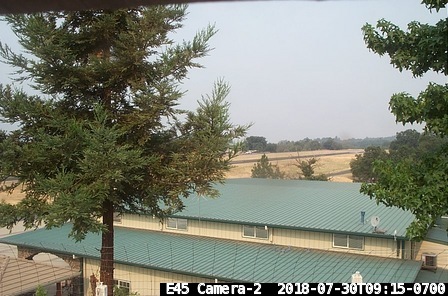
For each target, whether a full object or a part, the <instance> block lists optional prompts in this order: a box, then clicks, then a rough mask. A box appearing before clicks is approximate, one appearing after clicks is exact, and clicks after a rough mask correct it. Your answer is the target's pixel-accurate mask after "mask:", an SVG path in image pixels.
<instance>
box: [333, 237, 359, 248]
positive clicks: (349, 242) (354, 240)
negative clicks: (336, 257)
mask: <svg viewBox="0 0 448 296" xmlns="http://www.w3.org/2000/svg"><path fill="white" fill-rule="evenodd" d="M333 247H337V248H346V249H357V250H363V249H364V237H363V236H357V235H348V234H333Z"/></svg>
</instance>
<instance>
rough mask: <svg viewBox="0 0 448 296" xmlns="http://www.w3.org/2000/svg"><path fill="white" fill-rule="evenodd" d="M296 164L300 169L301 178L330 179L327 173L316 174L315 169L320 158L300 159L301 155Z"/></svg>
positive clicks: (313, 179)
mask: <svg viewBox="0 0 448 296" xmlns="http://www.w3.org/2000/svg"><path fill="white" fill-rule="evenodd" d="M296 162H297V163H296V164H294V165H295V166H296V167H297V168H298V169H299V171H300V172H299V179H304V180H312V181H328V180H330V178H329V177H328V176H327V175H325V174H319V175H315V174H314V170H315V169H316V167H317V165H318V162H319V159H318V158H315V157H312V158H308V159H305V160H300V158H299V157H297V158H296Z"/></svg>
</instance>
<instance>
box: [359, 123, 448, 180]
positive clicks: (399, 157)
mask: <svg viewBox="0 0 448 296" xmlns="http://www.w3.org/2000/svg"><path fill="white" fill-rule="evenodd" d="M447 144H448V138H441V137H438V136H436V135H434V134H431V133H419V132H417V131H416V130H406V131H403V132H400V133H397V135H396V139H395V140H394V141H392V142H391V143H390V145H389V149H388V150H386V149H384V148H382V147H379V146H370V147H367V148H365V149H364V153H362V154H357V155H356V156H355V159H353V160H352V161H351V162H350V169H351V171H352V175H353V181H354V182H369V183H375V182H376V181H377V180H378V178H379V175H378V171H376V170H374V166H375V163H379V162H389V163H391V164H395V165H393V166H397V165H398V164H399V163H401V162H403V161H406V162H409V163H412V162H416V161H417V160H419V159H423V158H427V157H428V156H430V155H434V154H435V153H437V152H438V151H439V150H441V149H442V148H443V146H444V145H447Z"/></svg>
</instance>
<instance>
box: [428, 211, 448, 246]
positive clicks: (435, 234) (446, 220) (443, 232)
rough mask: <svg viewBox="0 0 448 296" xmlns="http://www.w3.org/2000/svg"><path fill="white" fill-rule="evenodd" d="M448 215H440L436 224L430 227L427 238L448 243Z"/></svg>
mask: <svg viewBox="0 0 448 296" xmlns="http://www.w3.org/2000/svg"><path fill="white" fill-rule="evenodd" d="M447 229H448V217H440V218H439V219H437V221H436V225H434V226H433V227H431V228H430V229H428V233H427V234H426V237H425V240H427V241H430V242H435V243H439V244H443V245H448V231H447Z"/></svg>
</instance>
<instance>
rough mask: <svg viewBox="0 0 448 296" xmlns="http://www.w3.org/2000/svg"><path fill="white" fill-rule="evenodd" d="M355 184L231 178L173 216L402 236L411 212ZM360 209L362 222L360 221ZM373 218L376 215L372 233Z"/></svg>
mask: <svg viewBox="0 0 448 296" xmlns="http://www.w3.org/2000/svg"><path fill="white" fill-rule="evenodd" d="M360 186H361V185H360V184H359V183H336V182H322V181H304V180H270V179H230V180H226V182H225V184H218V185H216V188H217V189H218V190H219V192H220V193H221V195H220V197H218V198H216V199H210V198H203V197H198V196H191V197H189V198H188V199H187V200H185V205H186V208H185V209H184V210H183V211H182V212H180V213H177V214H176V215H175V216H176V217H185V218H188V219H203V220H214V221H222V222H228V223H240V224H259V225H267V226H271V227H282V228H295V229H304V230H312V231H326V232H343V233H353V234H360V235H369V236H382V237H384V236H388V237H391V238H392V237H393V234H394V231H395V230H396V236H397V237H398V238H405V235H406V228H407V227H408V226H409V224H410V223H411V222H412V221H413V220H414V216H413V215H412V213H410V212H408V211H403V210H401V209H399V208H396V207H386V206H385V205H383V204H378V205H377V204H376V202H375V201H374V200H371V199H370V198H369V197H368V196H366V195H363V194H361V193H360V192H359V189H360ZM361 211H364V212H365V223H364V224H362V223H361ZM372 216H378V217H380V224H379V227H378V228H380V229H384V230H386V231H387V232H386V234H374V233H372V232H373V227H372V226H371V224H370V219H371V217H372Z"/></svg>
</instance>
